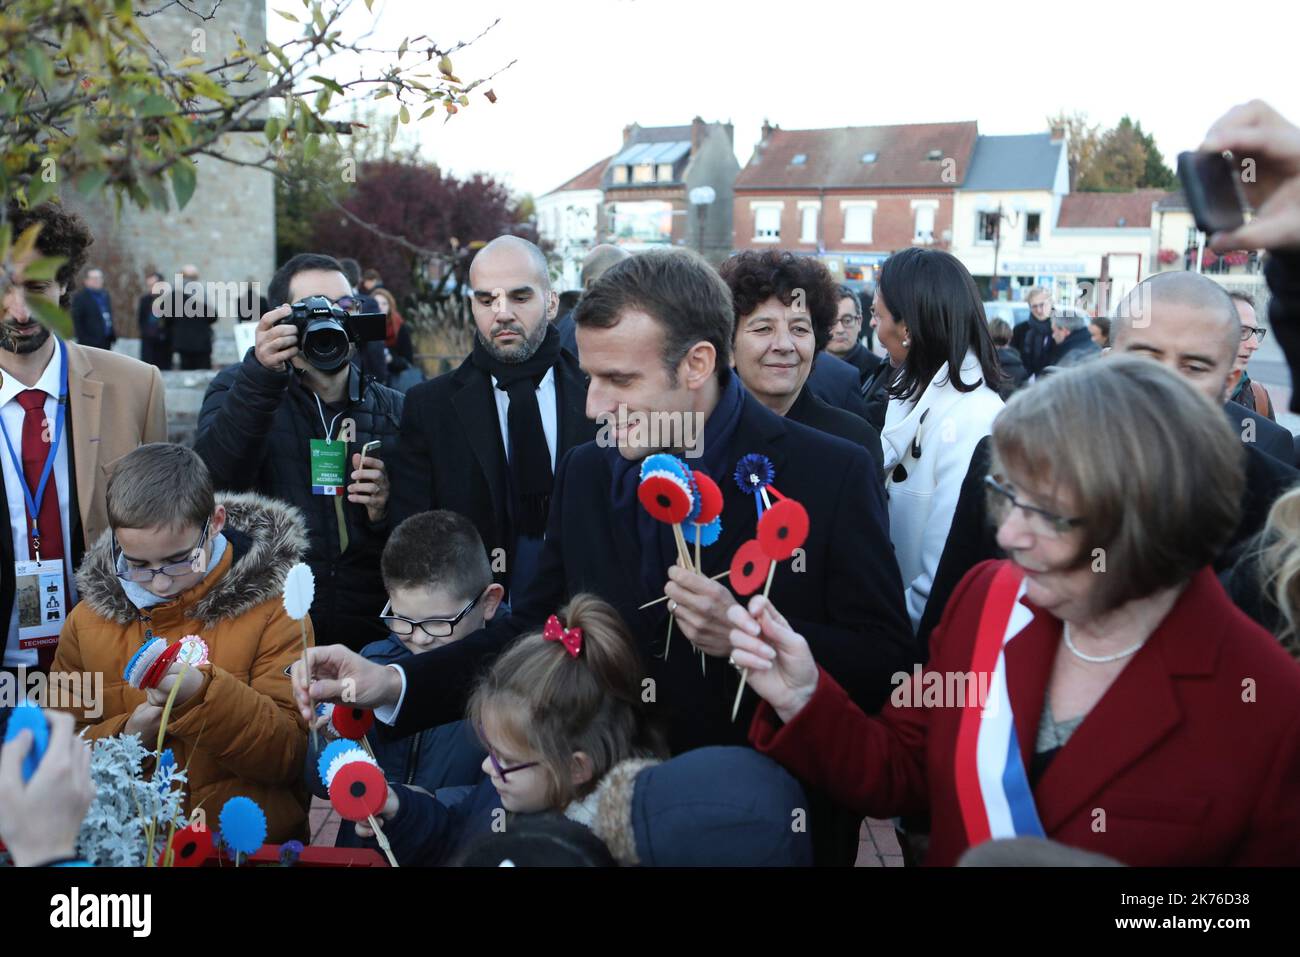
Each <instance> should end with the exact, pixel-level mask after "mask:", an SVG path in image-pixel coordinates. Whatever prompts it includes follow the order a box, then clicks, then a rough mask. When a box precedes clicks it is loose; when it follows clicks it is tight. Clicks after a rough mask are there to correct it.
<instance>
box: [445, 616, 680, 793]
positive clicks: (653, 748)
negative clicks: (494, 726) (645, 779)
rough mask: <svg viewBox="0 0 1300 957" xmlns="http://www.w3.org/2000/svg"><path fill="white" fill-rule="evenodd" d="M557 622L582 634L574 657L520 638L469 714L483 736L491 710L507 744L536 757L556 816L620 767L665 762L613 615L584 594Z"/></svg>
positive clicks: (625, 637)
mask: <svg viewBox="0 0 1300 957" xmlns="http://www.w3.org/2000/svg"><path fill="white" fill-rule="evenodd" d="M557 617H558V618H559V619H560V622H561V623H562V624H563V625H564V627H566V628H581V629H582V650H581V651H580V652H579V654H578V657H577V658H574V657H572V656H570V654H569V653H568V651H567V650H566V649H565V647H564V645H563V644H562V643H561V642H558V641H547V640H546V639H545V638H543V637H542V633H541V632H533V633H532V634H528V635H524V636H523V637H522V638H520V639H518V640H517V641H516V642H515V643H514V644H513V645H511V646H510V648H509V649H508V650H507V651H506V652H505V653H503V654H502V655H501V657H500V658H498V659H497V660H496V662H495V663H494V664H493V666H492V669H491V670H490V671H489V672H488V673H487V675H486V676H485V677H484V678H483V680H482V681H481V682H479V685H478V687H477V688H475V690H474V693H473V695H472V696H471V697H470V701H469V709H468V713H469V718H470V720H471V722H472V723H473V725H474V727H475V728H476V729H479V733H480V734H482V728H483V715H484V712H486V711H491V712H492V715H493V717H494V718H496V719H497V720H498V721H500V722H501V723H503V724H504V725H505V727H506V728H507V732H506V733H507V734H508V735H509V737H510V739H511V740H512V741H516V742H518V743H519V744H521V745H526V746H527V747H528V749H529V750H530V751H531V752H533V753H534V754H537V755H539V757H540V762H539V763H540V764H541V765H542V766H543V767H544V768H545V769H546V772H547V776H548V778H549V779H550V780H549V787H548V794H547V797H548V799H549V803H550V805H551V808H552V809H554V810H559V809H562V808H564V807H565V806H566V805H568V804H569V803H570V802H572V801H573V800H575V799H578V798H583V797H586V795H587V794H589V793H591V791H592V790H594V789H595V787H596V785H597V784H599V783H600V779H601V778H602V777H603V776H604V775H605V774H606V772H608V771H609V770H610V769H611V768H613V767H614V765H616V764H618V763H619V762H620V761H626V760H627V759H629V758H633V757H647V756H661V757H662V756H664V755H665V751H664V747H663V744H662V741H661V739H660V737H659V735H658V733H657V732H656V731H655V730H654V729H652V728H651V726H650V723H649V719H648V716H647V715H646V712H645V706H644V705H643V704H642V702H641V678H642V676H643V675H644V673H645V671H644V667H643V666H642V664H641V659H640V656H639V655H638V654H637V650H636V645H635V643H634V640H633V638H632V636H631V634H630V633H629V632H628V629H627V625H626V624H624V622H623V619H622V618H621V617H620V616H619V614H618V612H617V611H616V610H615V609H614V608H613V606H611V605H609V604H607V603H606V602H604V601H601V600H600V599H599V598H597V597H595V596H594V595H585V594H584V595H575V596H573V598H572V599H571V600H570V601H569V604H568V605H566V606H565V607H564V608H562V609H560V612H559V614H558V616H557ZM483 743H484V745H485V746H486V745H489V744H499V742H487V741H485V742H483ZM577 751H582V752H584V753H585V754H587V756H588V757H589V758H590V759H591V763H592V770H593V774H592V778H591V780H590V781H589V782H587V784H586V786H584V787H583V788H576V787H575V786H574V784H573V781H572V778H571V777H570V768H571V765H572V760H573V754H574V752H577Z"/></svg>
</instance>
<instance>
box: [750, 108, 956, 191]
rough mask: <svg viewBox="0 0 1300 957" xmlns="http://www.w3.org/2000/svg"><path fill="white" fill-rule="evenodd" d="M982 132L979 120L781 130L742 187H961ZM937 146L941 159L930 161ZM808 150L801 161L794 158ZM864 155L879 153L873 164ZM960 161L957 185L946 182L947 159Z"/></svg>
mask: <svg viewBox="0 0 1300 957" xmlns="http://www.w3.org/2000/svg"><path fill="white" fill-rule="evenodd" d="M976 135H977V130H976V125H975V122H974V121H969V122H961V123H913V124H907V125H901V126H845V127H840V128H838V129H830V130H782V129H775V130H773V131H772V133H771V135H770V136H769V137H768V138H767V139H766V140H765V141H764V142H762V143H760V144H759V145H758V147H757V148H756V149H755V150H754V155H753V156H752V157H751V158H750V160H749V162H748V163H747V164H746V165H745V168H744V169H743V170H741V171H740V175H739V176H737V177H736V189H746V188H749V189H807V188H812V189H817V188H819V187H827V188H834V187H843V186H853V187H891V186H937V187H942V188H953V187H956V186H960V185H961V182H962V180H964V179H965V178H966V171H967V168H968V167H969V166H970V158H971V152H972V150H973V149H974V148H975V138H976ZM931 150H938V151H939V156H940V158H939V159H933V160H932V159H927V154H929V152H930V151H931ZM800 153H802V154H803V155H804V156H805V157H806V159H805V161H804V162H803V163H801V164H799V165H792V164H791V160H792V159H793V158H794V157H795V156H797V155H798V154H800ZM864 153H875V154H876V159H875V162H872V163H864V162H862V156H863V154H864ZM949 157H951V158H952V159H955V160H956V161H957V167H956V179H957V181H956V182H954V183H945V182H944V181H943V178H942V177H943V172H944V168H945V167H944V165H943V160H944V159H946V158H949Z"/></svg>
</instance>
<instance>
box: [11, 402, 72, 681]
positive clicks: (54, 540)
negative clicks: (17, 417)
mask: <svg viewBox="0 0 1300 957" xmlns="http://www.w3.org/2000/svg"><path fill="white" fill-rule="evenodd" d="M45 398H46V394H45V393H44V392H42V391H41V390H40V389H28V390H27V391H25V392H19V393H18V404H19V405H21V406H22V407H23V411H24V412H25V415H24V416H23V474H24V475H25V476H26V478H27V487H28V488H29V489H31V492H32V495H33V496H34V495H35V494H36V490H37V488H39V487H40V484H41V473H42V472H43V471H45V460H46V459H47V458H48V457H49V455H50V452H51V451H52V449H53V446H52V444H51V443H53V441H54V434H53V432H52V431H50V429H51V428H52V425H50V426H47V425H46V423H45ZM40 510H41V513H40V515H38V516H37V518H36V527H37V529H38V531H39V534H40V539H41V561H49V560H50V559H51V558H56V559H59V560H60V561H62V559H63V519H62V517H61V516H60V514H59V487H58V480H57V477H56V476H55V474H54V471H53V468H51V471H50V479H49V481H48V482H46V483H45V495H44V497H43V498H42V499H41V504H40ZM27 520H28V521H29V522H30V521H31V516H28V518H27ZM29 531H30V527H29ZM27 547H28V549H29V550H30V549H31V541H30V539H29V540H28V543H27ZM30 557H31V558H33V559H34V558H36V555H35V554H31V555H30ZM65 585H66V582H65ZM55 647H56V646H55V645H42V646H41V647H39V648H37V649H36V658H37V667H39V668H41V669H42V670H44V671H49V669H50V664H51V663H52V662H53V661H54V649H55Z"/></svg>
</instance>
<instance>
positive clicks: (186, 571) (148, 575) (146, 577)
mask: <svg viewBox="0 0 1300 957" xmlns="http://www.w3.org/2000/svg"><path fill="white" fill-rule="evenodd" d="M211 522H212V519H210V518H209V519H208V520H207V521H206V522H204V523H203V534H201V535H200V536H199V543H198V544H197V545H195V546H194V547H193V548H192V549H190V557H189V559H188V560H186V561H183V562H172V563H171V564H170V565H160V566H159V567H158V568H132V567H131V566H130V565H128V566H126V571H117V570H118V569H120V568H122V546H121V545H119V544H118V543H117V535H114V536H113V568H114V570H115V571H116V572H117V577H118V578H119V579H121V580H122V581H124V582H135V583H136V584H138V585H148V584H150V583H151V582H152V581H153V580H154V579H155V578H157V577H158V576H159V575H166V576H167V577H168V578H180V577H181V576H183V575H190V574H193V573H195V572H201V571H203V568H202V567H201V566H200V565H199V559H200V557H201V556H202V554H203V545H204V543H205V542H206V541H207V540H208V526H209V525H210V524H211Z"/></svg>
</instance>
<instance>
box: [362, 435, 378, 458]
mask: <svg viewBox="0 0 1300 957" xmlns="http://www.w3.org/2000/svg"><path fill="white" fill-rule="evenodd" d="M382 444H383V443H382V442H380V441H379V440H378V439H375V440H374V441H372V442H367V443H366V444H365V445H363V446H361V461H362V462H364V461H365V460H366V459H368V458H369V457H370V453H372V452H377V451H379V447H380V446H381V445H382Z"/></svg>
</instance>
